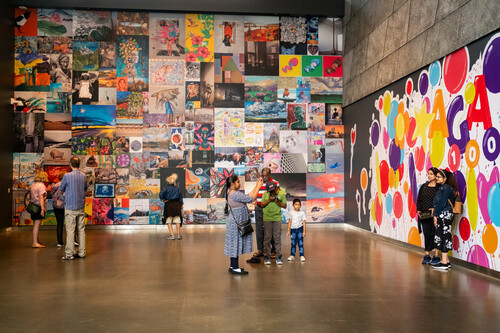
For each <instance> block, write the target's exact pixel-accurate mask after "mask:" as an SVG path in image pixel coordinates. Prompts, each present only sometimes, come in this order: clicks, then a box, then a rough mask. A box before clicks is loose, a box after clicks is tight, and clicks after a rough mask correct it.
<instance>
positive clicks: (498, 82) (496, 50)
mask: <svg viewBox="0 0 500 333" xmlns="http://www.w3.org/2000/svg"><path fill="white" fill-rule="evenodd" d="M483 73H484V80H485V82H486V87H487V88H488V90H489V91H491V92H492V93H494V94H496V93H498V92H500V36H499V35H497V37H496V38H495V39H493V40H491V41H490V43H489V44H488V46H487V47H486V50H485V52H484V61H483Z"/></svg>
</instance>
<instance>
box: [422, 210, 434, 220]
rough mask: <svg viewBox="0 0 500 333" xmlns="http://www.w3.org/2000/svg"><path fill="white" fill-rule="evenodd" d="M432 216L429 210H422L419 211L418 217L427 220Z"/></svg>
mask: <svg viewBox="0 0 500 333" xmlns="http://www.w3.org/2000/svg"><path fill="white" fill-rule="evenodd" d="M431 217H432V213H431V211H430V210H425V211H423V212H420V219H421V220H427V219H430V218H431Z"/></svg>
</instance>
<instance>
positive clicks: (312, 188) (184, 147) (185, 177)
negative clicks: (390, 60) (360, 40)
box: [13, 8, 344, 225]
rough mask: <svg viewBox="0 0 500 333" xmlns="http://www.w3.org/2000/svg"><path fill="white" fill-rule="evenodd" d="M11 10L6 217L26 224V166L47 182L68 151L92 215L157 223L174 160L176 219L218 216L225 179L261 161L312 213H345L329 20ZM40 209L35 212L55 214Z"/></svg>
mask: <svg viewBox="0 0 500 333" xmlns="http://www.w3.org/2000/svg"><path fill="white" fill-rule="evenodd" d="M15 15H16V28H15V68H14V71H15V75H14V80H15V91H14V98H15V100H16V101H17V102H16V104H15V105H14V113H15V116H14V118H15V121H14V127H15V138H14V142H15V143H14V157H13V158H14V170H13V171H14V185H13V188H14V195H13V205H14V212H15V216H14V222H13V223H14V225H29V224H31V223H32V221H31V220H30V219H29V214H27V213H26V212H25V210H24V197H25V194H26V192H27V189H28V188H29V186H30V185H31V184H32V183H33V181H34V175H35V173H36V171H37V170H40V169H44V170H45V171H47V172H48V174H49V176H50V182H54V181H57V177H58V174H59V172H60V171H61V170H67V169H68V166H67V165H68V161H69V159H70V158H71V156H72V155H75V156H79V157H80V158H81V160H82V166H81V169H82V171H83V172H85V173H86V174H87V179H88V184H89V188H90V189H91V194H89V196H88V197H87V199H86V206H85V212H86V217H87V223H89V224H158V223H161V216H162V203H161V202H160V200H159V198H158V195H159V192H160V189H161V188H162V186H165V178H166V177H167V176H169V175H171V174H172V173H176V174H177V175H178V179H179V186H180V188H181V189H182V191H183V193H184V197H185V200H184V202H185V205H184V221H185V222H186V223H188V224H189V223H192V224H207V223H225V216H224V214H223V207H224V203H225V199H224V194H225V188H224V183H225V179H226V178H227V177H228V176H230V175H233V174H236V175H238V176H239V177H240V179H241V182H242V184H244V186H243V188H244V190H245V191H247V192H249V191H250V190H251V189H252V188H253V187H254V186H255V181H256V179H257V177H258V175H259V171H260V170H261V169H262V168H263V167H264V166H268V167H270V168H271V169H272V172H273V177H274V178H275V179H276V180H278V181H279V183H280V185H281V188H282V189H284V190H285V191H286V192H287V198H288V200H289V201H292V200H293V199H294V198H300V199H302V201H303V203H304V204H303V209H304V210H305V211H306V212H307V216H308V220H309V221H310V222H343V218H344V198H343V197H344V183H343V182H344V176H343V174H344V144H343V132H344V131H343V125H342V106H341V104H342V69H343V63H342V57H341V50H339V49H338V47H337V49H336V46H335V45H336V43H335V41H338V40H341V36H340V38H339V29H335V26H337V27H338V26H340V27H341V22H339V20H337V19H325V18H318V17H307V18H305V17H278V16H228V15H211V14H175V13H157V12H155V13H147V12H110V11H80V10H61V9H57V10H50V9H36V8H28V9H24V10H23V9H16V12H15ZM339 23H340V24H339ZM289 207H290V208H291V205H289ZM50 208H51V200H49V212H48V214H47V216H46V219H45V220H44V222H43V223H44V224H55V218H54V215H53V212H51V210H50ZM290 208H289V209H290ZM285 213H286V212H284V214H285Z"/></svg>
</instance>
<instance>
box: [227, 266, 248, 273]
mask: <svg viewBox="0 0 500 333" xmlns="http://www.w3.org/2000/svg"><path fill="white" fill-rule="evenodd" d="M228 271H229V273H231V274H238V275H246V274H248V272H247V271H245V270H244V269H243V268H232V267H229V270H228Z"/></svg>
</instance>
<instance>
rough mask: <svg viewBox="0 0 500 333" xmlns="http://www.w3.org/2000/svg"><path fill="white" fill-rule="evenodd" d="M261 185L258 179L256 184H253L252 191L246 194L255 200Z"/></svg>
mask: <svg viewBox="0 0 500 333" xmlns="http://www.w3.org/2000/svg"><path fill="white" fill-rule="evenodd" d="M262 184H264V183H263V182H262V180H261V179H259V180H258V181H257V184H255V187H254V188H253V190H252V191H251V192H250V193H249V194H248V195H249V196H251V197H252V198H253V200H255V199H257V196H258V195H259V190H260V188H261V187H262Z"/></svg>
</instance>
